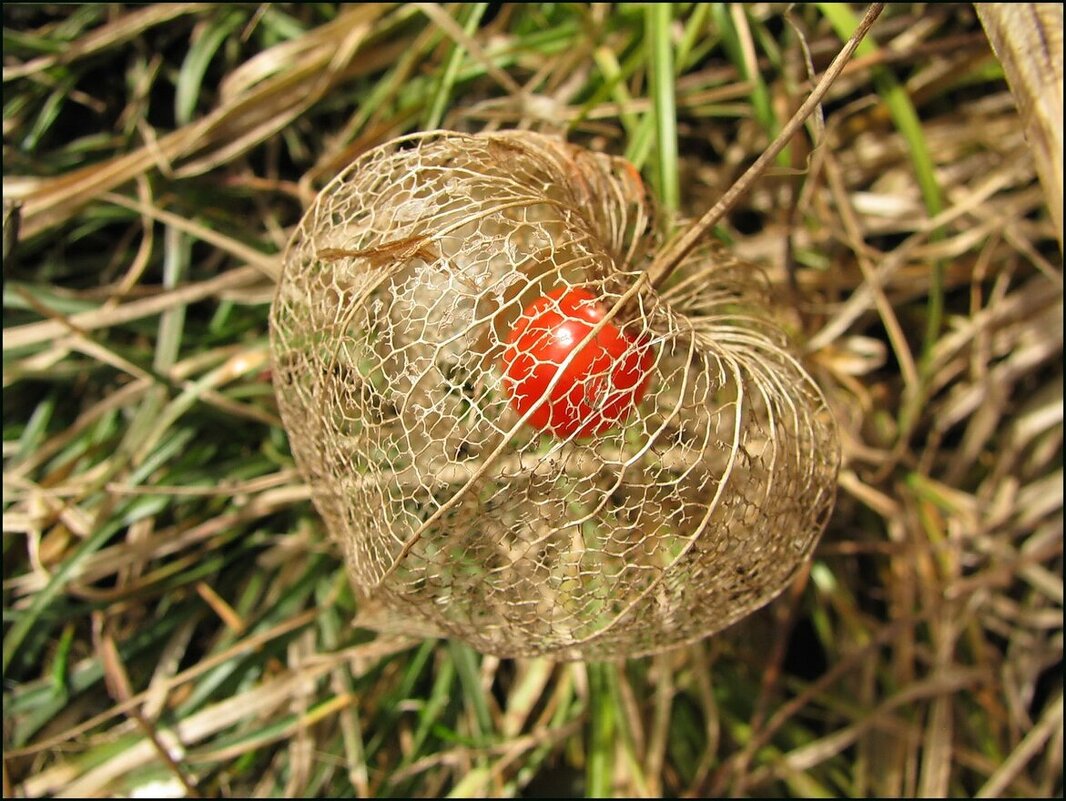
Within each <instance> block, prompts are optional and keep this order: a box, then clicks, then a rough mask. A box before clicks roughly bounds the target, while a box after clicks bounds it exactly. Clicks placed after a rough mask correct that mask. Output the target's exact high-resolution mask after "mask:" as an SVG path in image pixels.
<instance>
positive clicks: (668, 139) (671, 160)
mask: <svg viewBox="0 0 1066 801" xmlns="http://www.w3.org/2000/svg"><path fill="white" fill-rule="evenodd" d="M645 13H646V14H647V28H648V42H649V51H650V52H649V54H648V72H649V74H650V81H649V83H650V84H651V86H650V89H651V96H652V102H653V104H654V111H653V114H654V118H655V152H656V156H657V164H656V168H657V175H658V179H659V180H658V185H659V197H660V199H661V200H662V202H663V205H664V206H665V207H666V208H667V209H668V210H670V211H677V210H678V209H679V208H680V207H681V189H680V184H679V182H678V173H677V107H676V103H675V98H674V47H673V43H672V42H671V41H670V24H671V23H672V22H673V18H674V9H673V5H672V4H671V3H652V4H650V5H649V6H648V7H647V10H646V12H645Z"/></svg>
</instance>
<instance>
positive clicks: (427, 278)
mask: <svg viewBox="0 0 1066 801" xmlns="http://www.w3.org/2000/svg"><path fill="white" fill-rule="evenodd" d="M659 245H660V239H659V235H658V222H657V218H656V215H655V213H654V209H653V208H652V207H651V206H650V204H649V203H648V201H647V199H646V197H645V193H644V189H643V186H642V184H641V182H640V179H639V177H638V175H637V174H636V171H635V170H633V168H632V167H631V166H630V165H628V164H626V163H625V162H623V161H621V160H620V159H615V158H610V157H608V156H604V155H601V154H596V153H592V152H589V151H586V150H583V149H581V148H578V147H575V146H571V145H567V144H564V143H562V142H559V141H556V140H553V139H550V138H547V137H544V136H540V135H537V134H531V133H527V132H510V133H497V134H482V135H464V134H457V133H439V132H438V133H434V134H424V135H419V136H414V137H407V138H404V139H400V140H396V141H394V142H390V143H388V144H386V145H384V146H382V147H380V148H377V149H376V150H373V151H371V152H370V153H367V154H366V155H364V156H363V157H361V158H360V159H359V160H358V161H356V162H355V163H354V164H352V165H351V166H350V167H349V168H348V169H347V170H345V171H344V172H343V173H342V174H341V175H339V176H338V177H337V178H336V179H335V180H334V181H333V182H331V183H330V184H329V186H327V187H326V188H325V189H324V190H323V191H322V193H321V194H320V196H319V197H318V199H317V200H316V202H315V203H314V205H313V206H312V208H311V209H310V210H309V211H308V212H307V214H306V216H305V217H304V219H303V221H302V223H301V225H300V227H299V229H298V231H297V232H296V234H295V235H294V237H293V239H292V242H291V243H290V245H289V249H288V252H287V255H286V260H285V268H284V273H283V275H282V278H281V281H280V284H279V286H278V291H277V295H276V298H275V301H274V306H273V309H272V314H271V323H272V348H273V354H274V368H275V381H276V384H277V393H278V398H279V403H280V405H281V411H282V416H283V419H284V421H285V425H286V428H287V430H288V432H289V436H290V441H291V444H292V448H293V451H294V454H295V456H296V460H297V463H298V465H299V467H300V469H301V470H302V471H303V473H304V475H305V477H306V478H307V480H308V482H309V484H310V486H311V488H312V492H313V497H314V502H315V505H316V507H317V508H318V510H319V512H320V513H321V514H322V516H323V518H324V519H325V521H326V523H327V525H328V527H329V530H330V532H331V534H332V535H333V537H335V538H336V539H337V541H338V542H339V543H340V544H341V545H342V546H343V548H344V551H345V554H346V557H347V561H348V565H349V568H350V571H351V573H352V576H353V579H354V583H355V585H356V587H357V588H358V589H359V591H360V593H361V594H362V595H363V596H364V607H365V609H366V610H367V615H368V617H366V618H363V620H364V622H365V621H369V622H372V623H374V624H376V625H379V626H381V627H387V628H390V629H393V630H397V631H406V632H412V633H418V634H440V635H445V636H456V637H460V638H462V639H465V640H467V641H469V642H470V643H471V644H472V645H474V646H475V647H477V648H479V649H480V650H483V651H486V652H489V653H493V654H497V655H500V656H520V655H534V654H550V655H553V656H555V657H558V658H612V657H620V656H635V655H639V654H643V653H648V652H652V651H656V650H659V649H662V648H666V647H669V646H672V645H677V644H680V643H683V642H686V641H690V640H693V639H696V638H699V637H703V636H705V635H707V634H711V633H713V632H715V631H718V630H719V629H721V628H723V627H725V626H727V625H729V624H730V623H732V622H734V621H735V620H737V619H738V618H740V617H742V616H744V615H745V614H747V613H749V612H751V611H752V610H754V609H756V608H758V607H759V606H761V605H763V604H765V603H766V602H767V601H769V600H770V599H771V598H773V597H774V596H775V595H777V594H778V593H779V592H780V591H781V590H782V589H783V588H784V587H785V585H786V584H787V582H788V581H789V579H790V578H791V576H792V575H793V574H794V573H795V571H796V569H797V568H798V567H799V566H800V565H801V564H802V562H803V560H804V559H805V558H807V556H808V555H809V554H810V552H811V549H812V548H813V546H814V544H815V542H816V540H817V538H818V536H819V534H820V533H821V531H822V529H823V528H824V526H825V523H826V520H827V517H828V515H829V512H830V509H831V507H832V502H833V497H834V490H835V484H836V471H837V463H838V452H839V448H838V444H837V441H836V432H835V428H834V426H833V422H832V419H831V417H830V415H829V413H828V410H827V409H826V405H825V402H824V400H823V398H822V396H821V394H820V393H819V391H818V389H817V387H816V386H815V384H814V383H813V381H812V380H811V379H810V378H809V376H807V374H806V373H805V372H804V371H803V369H802V368H801V367H800V366H799V364H798V362H797V361H796V359H795V358H794V357H793V356H791V355H790V353H789V351H788V345H787V342H786V340H785V337H784V336H783V335H782V333H781V332H780V330H779V328H778V327H777V326H776V325H775V324H774V322H773V312H772V304H771V302H770V301H771V299H770V297H769V294H768V290H767V285H766V283H765V281H763V280H762V279H761V274H760V273H759V271H758V270H757V269H756V268H754V267H753V266H751V265H749V264H745V263H742V262H740V261H739V260H737V259H735V258H733V257H732V256H731V255H729V253H728V252H727V251H726V250H725V249H723V248H722V247H720V246H717V245H713V244H705V245H702V246H700V247H698V248H695V249H694V250H692V252H690V253H689V254H688V255H687V256H686V257H685V258H684V260H683V261H682V262H681V263H680V264H679V265H678V266H677V268H676V269H674V270H673V271H672V274H671V278H670V283H669V286H668V287H666V288H663V289H661V290H657V289H655V288H653V287H652V286H651V283H650V281H649V280H648V276H647V273H646V268H647V266H648V264H649V263H650V262H651V260H652V258H653V256H654V255H655V253H656V252H657V250H658V247H659ZM371 612H372V614H371Z"/></svg>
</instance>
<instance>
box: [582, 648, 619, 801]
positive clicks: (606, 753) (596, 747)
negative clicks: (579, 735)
mask: <svg viewBox="0 0 1066 801" xmlns="http://www.w3.org/2000/svg"><path fill="white" fill-rule="evenodd" d="M585 669H586V671H587V674H588V682H589V708H588V716H589V733H588V749H587V754H586V756H585V759H586V763H585V797H586V798H609V797H610V796H611V775H612V769H613V767H614V728H615V721H614V707H615V701H614V692H613V690H612V687H611V685H612V683H613V673H614V671H613V669H612V667H611V665H609V664H605V663H603V662H590V663H587V664H586V666H585Z"/></svg>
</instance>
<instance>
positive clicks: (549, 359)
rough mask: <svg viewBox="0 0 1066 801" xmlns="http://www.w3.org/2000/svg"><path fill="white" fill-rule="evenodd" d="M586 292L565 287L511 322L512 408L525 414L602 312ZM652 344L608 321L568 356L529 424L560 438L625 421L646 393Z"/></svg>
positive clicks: (507, 379) (506, 359) (507, 362)
mask: <svg viewBox="0 0 1066 801" xmlns="http://www.w3.org/2000/svg"><path fill="white" fill-rule="evenodd" d="M606 311H607V310H606V309H605V308H604V306H603V304H602V303H600V302H598V301H597V299H596V297H595V296H594V295H593V294H592V293H591V292H588V291H587V290H584V289H570V288H566V287H563V288H561V289H555V290H552V291H551V292H549V293H548V294H547V295H544V296H543V297H540V298H537V300H535V301H533V302H532V303H530V304H529V305H528V306H527V307H526V309H525V311H524V312H523V313H522V316H521V317H519V318H518V322H517V323H515V327H514V330H513V331H512V332H511V335H510V336H509V337H508V339H507V348H506V349H505V350H504V353H503V357H502V366H503V375H504V387H505V389H506V391H507V395H508V397H509V398H510V400H511V405H512V406H513V407H514V409H515V411H516V412H518V414H520V415H525V413H526V412H527V411H529V409H530V408H531V407H532V406H533V405H534V404H536V403H537V401H539V400H540V399H541V398H542V397H544V394H545V392H547V390H548V385H549V384H550V383H551V382H552V379H554V378H555V376H556V374H557V373H558V372H559V371H560V365H562V363H563V361H564V360H565V359H566V357H567V356H569V355H570V354H571V352H573V350H574V349H575V348H576V347H577V346H578V345H579V344H580V343H581V341H582V340H583V339H584V338H585V337H586V336H588V333H589V332H590V331H591V330H592V329H593V328H594V327H595V325H596V323H598V322H599V321H600V320H602V319H603V317H604V315H605V314H606ZM652 362H653V357H652V351H651V347H650V346H649V345H647V344H641V343H640V342H638V340H636V339H634V338H633V337H631V336H630V335H628V334H624V333H622V331H621V330H619V328H618V326H616V325H615V324H614V322H613V321H612V322H609V323H607V324H606V325H605V326H604V327H603V328H601V329H600V331H599V333H598V334H596V336H595V337H594V338H593V339H592V340H591V341H590V342H589V343H588V344H587V345H586V346H585V347H584V348H582V349H581V350H580V351H579V352H578V354H577V355H576V356H575V357H574V359H573V361H571V362H570V364H569V365H567V366H566V367H565V368H562V377H561V378H560V379H559V381H558V383H556V385H555V386H554V387H553V388H552V390H551V392H550V394H549V396H548V400H547V401H545V402H544V403H543V404H541V405H540V406H539V407H538V408H537V410H536V411H535V412H534V413H533V415H532V416H531V417H530V418H529V420H528V422H529V424H530V425H532V426H535V427H537V428H540V429H546V430H549V431H551V432H552V433H553V434H555V435H556V436H559V437H569V436H571V435H573V434H574V433H577V435H578V436H581V437H585V436H589V435H592V434H599V433H600V432H602V431H606V430H607V429H608V428H611V427H612V426H615V425H617V424H619V423H621V422H623V421H624V420H625V419H626V418H627V417H628V416H629V414H630V412H631V411H632V410H633V407H634V406H636V405H637V404H638V403H640V401H641V399H642V398H643V397H644V393H645V391H646V390H647V388H648V379H649V378H650V377H651V365H652Z"/></svg>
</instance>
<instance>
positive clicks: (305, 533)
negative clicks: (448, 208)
mask: <svg viewBox="0 0 1066 801" xmlns="http://www.w3.org/2000/svg"><path fill="white" fill-rule="evenodd" d="M859 15H861V9H853V8H851V7H849V6H844V5H832V4H824V5H808V6H802V7H796V8H792V9H791V10H787V9H786V7H784V6H780V5H766V4H750V5H720V4H689V3H678V4H674V5H672V6H669V5H658V6H643V5H640V4H621V5H616V6H607V5H595V4H594V5H584V4H556V3H540V4H530V5H521V4H513V5H512V4H506V5H503V6H502V7H501V6H500V5H498V4H486V3H479V4H456V5H444V6H437V5H432V4H424V5H423V4H398V5H397V4H393V5H389V4H381V5H352V6H336V5H333V4H304V5H290V4H279V5H269V6H268V5H261V6H251V5H247V6H246V5H195V4H158V5H146V6H121V5H116V4H110V5H70V6H59V5H33V6H30V5H18V4H5V5H4V9H3V20H4V67H3V81H4V97H3V103H4V151H3V154H4V266H3V269H4V341H3V352H4V372H3V382H4V392H3V458H4V485H3V557H4V583H3V594H4V645H3V665H4V773H3V779H4V792H5V795H15V794H17V795H25V796H45V795H109V794H122V795H130V794H137V793H141V794H154V793H164V794H171V795H180V794H187V795H190V796H192V795H204V796H216V795H217V796H229V795H244V794H252V795H256V796H280V795H288V796H292V795H327V796H338V795H353V794H354V795H360V796H365V795H383V796H387V795H405V794H414V795H445V794H450V795H455V796H467V795H482V794H486V795H525V796H538V795H540V796H545V795H570V794H576V795H582V794H584V795H589V796H604V795H612V794H614V795H624V796H656V795H689V796H692V795H696V796H698V795H707V794H712V795H726V794H728V795H746V794H749V795H772V796H778V795H799V796H820V795H858V796H863V795H874V794H877V795H913V794H923V795H924V794H927V795H947V794H950V795H975V794H982V795H993V796H995V795H1006V796H1028V795H1037V796H1054V795H1059V796H1061V794H1062V790H1063V788H1062V732H1063V725H1062V713H1063V706H1062V630H1063V627H1062V602H1063V590H1062V519H1063V518H1062V368H1061V366H1060V363H1061V355H1062V269H1061V253H1060V250H1059V242H1058V241H1057V239H1056V237H1057V235H1058V232H1056V230H1055V229H1054V227H1053V226H1052V224H1051V223H1050V221H1049V219H1048V217H1047V213H1046V206H1045V201H1044V196H1043V193H1042V190H1041V187H1040V185H1039V184H1038V182H1037V180H1036V177H1035V171H1034V168H1033V163H1032V159H1031V157H1030V154H1029V150H1028V148H1027V145H1026V142H1025V139H1024V136H1023V134H1022V127H1021V125H1020V123H1019V120H1018V117H1017V113H1016V110H1015V106H1014V102H1013V100H1012V98H1011V95H1010V93H1009V91H1008V88H1007V85H1006V83H1005V80H1004V76H1003V71H1002V68H1001V67H1000V65H999V62H998V61H997V60H996V58H995V57H994V55H993V54H992V52H991V50H990V48H989V45H988V42H987V39H986V38H985V36H984V33H983V31H982V29H981V26H980V23H979V22H978V20H977V17H976V15H975V13H974V10H973V8H972V7H971V6H968V5H911V4H900V5H892V6H889V7H888V8H887V9H886V11H885V12H884V13H883V15H882V16H881V18H880V20H879V21H878V23H877V24H876V25H875V27H874V29H873V32H872V38H871V39H870V40H868V42H867V44H865V45H864V46H863V47H862V48H861V49H860V50H859V52H858V54H857V58H856V60H855V61H853V63H852V64H851V65H850V66H849V67H848V68H847V69H846V70H845V72H844V73H843V75H842V76H841V78H840V79H839V80H838V81H837V83H836V84H835V85H834V88H833V90H832V91H831V93H830V94H829V96H828V98H827V100H826V103H825V104H824V107H823V109H822V112H823V113H822V114H821V115H820V116H819V117H816V118H814V119H812V121H811V122H810V123H809V125H808V127H807V131H806V132H805V134H804V135H803V136H800V137H797V138H796V139H795V140H794V141H793V142H791V143H790V144H789V147H788V149H787V150H786V151H784V152H783V153H782V154H781V156H780V157H779V158H778V159H777V161H776V163H775V165H774V167H773V168H772V169H771V170H770V171H769V172H768V173H767V174H766V175H765V176H764V177H763V179H762V180H761V181H760V182H759V183H758V185H757V187H756V188H755V190H754V191H753V192H752V193H750V194H749V195H748V196H747V197H745V198H744V199H743V200H742V201H741V202H740V204H739V205H738V206H737V207H736V208H735V209H734V210H733V211H732V212H731V213H730V215H728V217H727V218H726V219H725V220H724V221H723V223H722V224H721V225H720V226H718V229H717V234H718V236H720V237H721V238H723V239H724V240H725V241H727V242H728V243H730V245H731V246H732V247H733V248H734V249H735V250H736V251H737V252H738V253H739V254H740V255H742V256H744V257H746V258H749V259H751V260H752V261H754V262H756V263H758V264H760V265H762V266H763V267H764V268H765V269H766V270H767V273H768V275H769V277H770V280H771V281H772V282H773V284H774V285H775V286H776V287H777V290H778V291H779V293H780V295H781V297H782V298H783V299H784V300H785V301H786V303H787V304H788V306H789V308H790V309H791V323H792V325H793V326H794V332H795V333H796V335H797V338H798V340H799V341H800V342H801V343H802V347H803V348H804V359H805V361H806V363H807V366H808V368H809V369H810V370H811V371H812V373H813V374H814V375H815V376H816V378H817V380H818V381H819V383H820V384H821V386H822V387H823V390H824V391H825V393H826V395H827V396H828V397H829V399H830V402H831V404H832V406H833V408H834V410H835V412H836V414H837V419H838V422H839V424H840V428H841V433H842V439H843V452H844V454H843V455H844V467H843V470H842V472H841V476H840V490H839V497H838V502H837V508H836V510H835V513H834V516H833V518H832V520H831V522H830V524H829V527H828V530H827V532H826V534H825V536H824V538H823V540H822V542H821V545H820V546H819V548H818V550H817V552H816V554H815V558H814V560H813V562H812V563H811V565H810V568H809V570H807V571H805V572H804V574H803V575H802V576H800V577H799V578H798V579H797V580H796V582H795V583H794V584H793V585H792V586H791V587H790V589H789V590H788V591H786V592H785V593H784V595H783V596H782V597H781V598H780V599H778V600H777V601H776V602H774V603H773V604H771V605H770V606H768V607H766V608H765V609H763V610H761V611H760V612H758V613H756V614H754V615H752V616H751V617H749V618H747V619H746V620H744V621H742V622H741V623H739V624H737V625H735V626H733V627H732V628H730V629H729V630H727V631H726V632H724V633H722V634H721V635H719V636H716V637H714V638H711V639H709V640H705V641H703V642H701V643H698V644H696V645H694V646H691V647H687V648H682V649H677V650H675V651H671V652H667V653H664V654H662V655H659V656H656V657H651V658H645V659H636V660H630V661H628V662H625V663H617V664H590V665H585V664H581V663H576V664H555V663H552V662H549V661H546V660H520V661H510V660H503V661H501V660H498V659H495V658H492V657H485V656H482V655H480V654H477V653H475V652H473V651H472V650H470V649H469V648H467V647H466V646H464V645H462V644H461V643H457V642H443V641H428V642H417V641H413V640H408V639H403V638H400V637H393V636H389V635H382V634H376V633H374V632H371V631H367V630H364V629H359V628H355V627H353V626H352V625H351V621H352V620H353V618H354V617H355V615H356V613H357V609H356V608H355V603H354V601H353V598H352V594H351V591H350V589H349V587H348V584H347V579H346V577H345V575H344V572H343V568H342V565H341V563H340V561H339V558H338V554H337V552H336V550H335V549H334V548H333V546H332V545H331V544H330V543H329V541H328V538H327V537H326V535H325V532H324V531H323V530H322V526H321V524H320V522H319V520H318V518H317V517H316V516H315V514H314V512H313V509H312V508H311V506H310V504H309V502H308V492H307V489H306V487H305V486H304V485H303V483H302V481H301V479H300V477H299V475H298V474H297V473H296V471H295V469H294V466H293V462H292V458H291V455H290V453H289V449H288V445H287V442H286V437H285V434H284V431H283V430H282V428H281V426H280V421H279V420H278V417H277V409H276V406H275V403H274V399H273V393H272V390H271V385H270V373H269V354H268V347H267V323H266V320H267V311H268V308H269V303H270V300H271V296H272V289H273V284H274V280H275V278H276V276H277V274H278V270H279V268H280V252H281V251H282V250H283V248H284V245H285V242H286V239H287V236H288V233H289V232H290V231H291V229H292V227H293V226H294V225H295V223H296V222H297V220H298V219H299V216H300V214H301V212H302V210H303V209H304V208H305V207H306V206H307V205H308V204H309V202H310V201H311V199H312V198H313V197H314V194H315V192H316V191H317V189H318V188H320V187H321V186H322V185H323V184H324V183H325V182H326V181H327V180H328V179H329V178H330V176H331V175H332V174H334V173H335V172H336V171H337V170H338V169H339V168H341V167H343V166H344V165H346V164H347V163H348V162H350V161H351V160H352V159H353V158H354V157H355V156H357V155H358V154H359V153H362V152H364V151H365V150H367V149H368V148H370V147H373V146H374V145H376V144H378V143H380V142H383V141H385V140H386V139H389V138H391V137H393V136H396V135H399V134H402V133H407V132H411V131H416V130H420V129H426V128H432V127H437V126H442V127H448V128H456V129H461V130H469V131H478V130H488V129H497V128H512V127H527V128H533V129H537V130H544V131H550V132H556V133H559V134H562V135H565V136H567V137H568V138H569V139H570V140H571V141H575V142H578V143H581V144H584V145H587V146H590V147H593V148H596V149H600V150H604V151H608V152H611V153H616V154H622V155H625V156H626V157H627V158H629V159H630V160H631V161H632V162H633V163H634V164H635V165H636V166H637V168H638V169H640V170H641V172H642V174H643V176H644V178H645V180H646V181H647V182H648V183H649V185H650V186H651V187H652V188H653V190H654V191H655V193H656V194H657V195H658V197H659V198H660V199H661V201H662V203H663V205H664V206H665V207H666V208H668V209H671V210H674V211H675V212H676V213H677V214H678V215H679V222H680V221H681V220H683V219H684V218H686V217H694V216H698V214H699V213H700V212H702V211H703V210H705V209H707V208H708V207H709V206H710V205H711V204H713V202H714V201H715V199H716V198H717V197H718V196H719V195H720V194H721V193H722V192H723V191H724V190H725V189H727V188H728V187H729V185H730V184H731V182H732V181H733V180H734V179H735V178H736V177H737V176H738V175H739V174H740V173H741V172H742V171H743V169H744V168H745V167H746V166H747V165H748V164H750V163H751V162H752V161H753V160H754V159H755V158H756V157H757V156H758V154H759V153H760V152H761V151H762V149H764V148H765V147H766V145H767V144H768V142H769V141H770V139H771V138H772V137H773V135H774V134H775V133H776V132H777V131H778V130H779V129H780V128H781V126H782V125H783V124H784V121H785V120H786V119H787V118H788V116H789V114H790V113H791V112H792V110H794V109H795V108H796V107H797V106H798V105H799V103H800V102H802V99H803V97H804V96H805V94H806V92H807V91H808V90H809V86H810V69H811V68H813V70H814V71H815V72H820V71H821V70H823V69H824V68H825V66H826V65H827V64H828V62H829V61H830V60H831V58H832V57H833V55H834V54H835V53H836V52H837V50H838V49H839V47H840V45H841V41H842V39H843V38H846V37H847V36H848V35H849V33H850V31H851V30H852V29H853V28H854V26H855V24H856V20H857V19H858V16H859Z"/></svg>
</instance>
